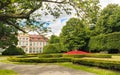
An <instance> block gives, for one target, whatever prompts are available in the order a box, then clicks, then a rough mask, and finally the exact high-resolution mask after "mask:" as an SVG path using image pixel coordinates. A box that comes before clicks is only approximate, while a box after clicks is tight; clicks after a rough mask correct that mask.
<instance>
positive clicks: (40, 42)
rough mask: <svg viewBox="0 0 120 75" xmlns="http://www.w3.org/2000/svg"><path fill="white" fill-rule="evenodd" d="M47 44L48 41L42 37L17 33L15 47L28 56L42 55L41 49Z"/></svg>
mask: <svg viewBox="0 0 120 75" xmlns="http://www.w3.org/2000/svg"><path fill="white" fill-rule="evenodd" d="M47 42H48V39H47V38H45V37H44V36H42V35H36V34H34V35H33V34H24V33H19V34H18V45H17V46H18V47H20V48H22V49H23V50H24V52H26V53H28V54H32V53H42V52H43V47H44V46H45V45H47Z"/></svg>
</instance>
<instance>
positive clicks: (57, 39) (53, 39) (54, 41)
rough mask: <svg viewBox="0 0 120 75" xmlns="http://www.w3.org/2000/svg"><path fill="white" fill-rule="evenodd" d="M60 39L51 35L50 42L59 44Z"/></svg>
mask: <svg viewBox="0 0 120 75" xmlns="http://www.w3.org/2000/svg"><path fill="white" fill-rule="evenodd" d="M59 42H60V39H59V37H58V36H55V35H51V37H50V40H49V44H55V43H59Z"/></svg>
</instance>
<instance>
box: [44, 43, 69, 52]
mask: <svg viewBox="0 0 120 75" xmlns="http://www.w3.org/2000/svg"><path fill="white" fill-rule="evenodd" d="M66 50H67V49H66V48H65V47H64V46H63V45H62V44H60V43H56V44H48V45H47V46H45V47H44V49H43V53H62V52H65V51H66Z"/></svg>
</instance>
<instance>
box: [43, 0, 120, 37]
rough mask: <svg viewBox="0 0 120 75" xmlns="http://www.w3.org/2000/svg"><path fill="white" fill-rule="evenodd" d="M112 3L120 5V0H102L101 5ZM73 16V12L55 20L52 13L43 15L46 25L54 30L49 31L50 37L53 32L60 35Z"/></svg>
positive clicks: (102, 6)
mask: <svg viewBox="0 0 120 75" xmlns="http://www.w3.org/2000/svg"><path fill="white" fill-rule="evenodd" d="M110 3H116V4H119V5H120V0H100V5H101V8H102V9H103V8H104V7H106V6H107V5H108V4H110ZM71 17H74V15H73V14H71V15H66V14H63V15H61V16H60V17H59V18H58V19H56V20H55V21H52V19H53V18H54V17H53V16H50V15H48V16H43V17H42V20H43V21H45V22H46V26H47V27H50V28H51V31H52V32H50V33H48V37H49V36H50V35H52V34H54V35H59V34H60V32H61V29H62V27H63V26H64V25H65V24H66V22H67V21H68V20H69V19H70V18H71Z"/></svg>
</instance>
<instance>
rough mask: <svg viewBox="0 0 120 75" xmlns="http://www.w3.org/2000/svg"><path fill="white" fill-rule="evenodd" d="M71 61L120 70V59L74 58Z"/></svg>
mask: <svg viewBox="0 0 120 75" xmlns="http://www.w3.org/2000/svg"><path fill="white" fill-rule="evenodd" d="M72 62H73V63H74V64H80V65H87V66H95V67H100V68H105V69H112V70H120V61H112V60H96V59H80V58H74V59H73V60H72Z"/></svg>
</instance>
